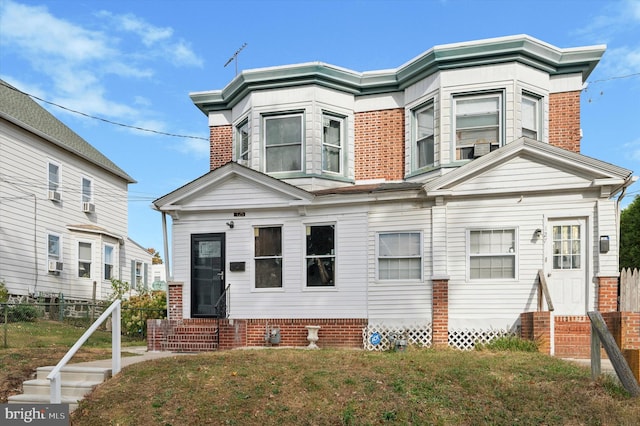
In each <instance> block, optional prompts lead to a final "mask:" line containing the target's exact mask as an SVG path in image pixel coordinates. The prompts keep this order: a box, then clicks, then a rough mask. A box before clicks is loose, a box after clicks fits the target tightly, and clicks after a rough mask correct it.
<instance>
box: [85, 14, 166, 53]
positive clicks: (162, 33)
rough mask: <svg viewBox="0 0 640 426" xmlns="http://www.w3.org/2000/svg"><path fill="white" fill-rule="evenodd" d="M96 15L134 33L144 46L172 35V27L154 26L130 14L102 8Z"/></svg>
mask: <svg viewBox="0 0 640 426" xmlns="http://www.w3.org/2000/svg"><path fill="white" fill-rule="evenodd" d="M96 16H98V17H101V18H107V19H109V20H111V21H112V22H114V23H115V24H116V25H117V26H118V27H119V29H120V30H122V31H125V32H132V33H135V34H136V35H138V36H139V37H140V38H141V39H142V43H143V44H144V45H145V46H152V45H154V44H156V43H157V42H159V41H161V40H167V39H170V38H171V37H172V36H173V29H172V28H161V27H155V26H153V25H151V24H149V23H148V22H146V21H145V20H144V19H142V18H139V17H137V16H135V15H132V14H126V15H114V14H113V13H111V12H108V11H106V10H102V11H100V12H98V13H97V14H96Z"/></svg>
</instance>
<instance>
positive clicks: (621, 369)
mask: <svg viewBox="0 0 640 426" xmlns="http://www.w3.org/2000/svg"><path fill="white" fill-rule="evenodd" d="M587 315H589V319H590V320H591V330H592V335H593V333H594V332H595V334H597V336H598V338H599V339H600V341H601V342H602V345H603V346H604V349H605V351H607V356H608V357H609V360H610V361H611V364H612V365H613V368H614V369H615V371H616V374H617V375H618V378H619V379H620V382H621V383H622V386H624V388H625V389H626V390H627V392H629V394H630V395H631V396H633V397H639V396H640V385H638V382H637V381H636V378H635V377H634V376H633V372H632V371H631V368H629V364H627V360H626V359H625V358H624V356H623V355H622V352H621V351H620V348H619V347H618V345H617V344H616V341H615V340H614V339H613V336H612V335H611V333H610V332H609V329H608V328H607V324H606V323H605V322H604V319H603V318H602V315H601V314H600V312H597V311H592V312H587ZM596 352H597V354H598V355H597V358H598V360H597V364H598V369H599V364H600V362H599V361H600V360H599V358H600V345H598V349H597V350H594V344H593V342H592V345H591V360H592V363H593V359H594V356H595V353H596ZM593 371H594V367H593V366H592V367H591V374H593Z"/></svg>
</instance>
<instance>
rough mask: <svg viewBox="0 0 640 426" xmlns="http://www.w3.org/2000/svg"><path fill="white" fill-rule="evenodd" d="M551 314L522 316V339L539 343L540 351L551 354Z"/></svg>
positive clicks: (531, 313) (542, 313)
mask: <svg viewBox="0 0 640 426" xmlns="http://www.w3.org/2000/svg"><path fill="white" fill-rule="evenodd" d="M550 330H551V313H550V312H549V311H541V312H525V313H523V314H520V337H522V338H523V339H528V340H533V341H535V342H537V343H538V351H539V352H542V353H544V354H550V353H551V332H550Z"/></svg>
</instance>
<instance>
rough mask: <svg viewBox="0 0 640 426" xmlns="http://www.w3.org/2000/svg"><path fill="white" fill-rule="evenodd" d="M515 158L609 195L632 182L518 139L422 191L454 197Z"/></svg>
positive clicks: (604, 166) (612, 170) (593, 162)
mask: <svg viewBox="0 0 640 426" xmlns="http://www.w3.org/2000/svg"><path fill="white" fill-rule="evenodd" d="M516 157H528V158H531V159H534V160H536V161H539V162H540V163H544V164H545V165H547V166H550V167H555V168H558V169H563V170H565V171H567V173H568V174H573V175H580V176H582V177H583V179H584V184H583V185H588V186H591V187H605V186H608V187H611V188H612V190H611V191H610V193H611V194H614V193H616V192H617V191H619V190H620V189H622V188H624V187H626V186H629V185H631V184H632V183H633V182H634V180H633V176H632V171H631V170H627V169H624V168H622V167H618V166H615V165H613V164H610V163H606V162H604V161H600V160H597V159H595V158H591V157H588V156H586V155H582V154H577V153H575V152H571V151H567V150H565V149H562V148H558V147H555V146H553V145H549V144H547V143H544V142H540V141H536V140H533V139H529V138H526V137H522V138H520V139H517V140H515V141H513V142H511V143H509V144H507V145H505V146H503V147H501V148H500V149H497V150H495V151H493V152H491V153H489V154H487V155H485V156H483V157H480V158H478V159H475V160H473V161H471V162H469V163H467V164H465V165H464V166H461V167H459V168H457V169H455V170H453V171H451V172H449V173H447V174H445V175H443V176H441V177H439V178H436V179H434V180H432V181H429V182H427V183H426V184H424V186H423V189H424V191H425V192H426V194H427V196H439V195H454V192H455V188H456V187H457V186H460V185H462V184H463V183H464V182H466V181H469V180H470V179H472V178H474V177H477V176H479V175H481V174H483V173H485V172H487V171H489V170H492V169H496V168H497V167H499V166H500V165H501V164H504V163H506V162H508V161H510V160H513V159H514V158H516ZM534 189H535V185H532V190H534Z"/></svg>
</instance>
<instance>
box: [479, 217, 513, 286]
mask: <svg viewBox="0 0 640 426" xmlns="http://www.w3.org/2000/svg"><path fill="white" fill-rule="evenodd" d="M468 241H469V263H468V264H469V278H470V279H472V280H480V279H509V278H515V277H516V230H515V229H513V228H512V229H480V230H470V231H469V233H468Z"/></svg>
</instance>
